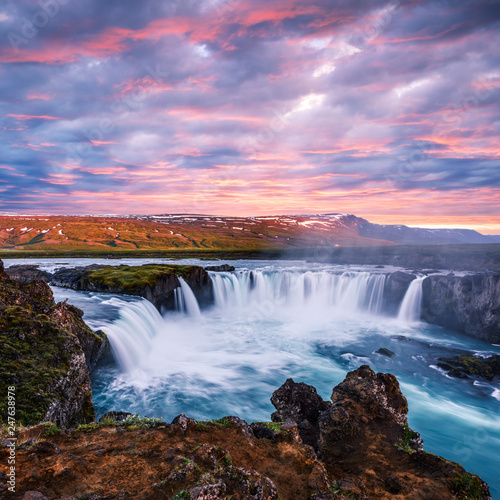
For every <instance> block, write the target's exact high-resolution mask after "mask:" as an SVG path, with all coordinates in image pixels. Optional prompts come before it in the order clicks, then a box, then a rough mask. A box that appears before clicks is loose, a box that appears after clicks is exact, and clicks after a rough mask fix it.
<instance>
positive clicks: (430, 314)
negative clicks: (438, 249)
mask: <svg viewBox="0 0 500 500" xmlns="http://www.w3.org/2000/svg"><path fill="white" fill-rule="evenodd" d="M422 319H423V320H424V321H427V322H428V323H433V324H436V325H439V326H444V327H445V328H448V329H450V330H455V331H458V332H462V333H465V334H467V335H469V336H471V337H475V338H478V339H481V340H486V341H487V342H490V343H492V344H499V343H500V274H489V273H484V274H476V275H469V276H464V277H458V276H443V275H433V276H428V277H427V278H426V279H425V280H424V282H423V306H422Z"/></svg>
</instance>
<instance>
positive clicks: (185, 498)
mask: <svg viewBox="0 0 500 500" xmlns="http://www.w3.org/2000/svg"><path fill="white" fill-rule="evenodd" d="M170 498H171V500H189V499H190V498H191V495H190V494H189V491H186V490H182V491H179V492H178V493H176V494H175V495H174V496H172V497H170Z"/></svg>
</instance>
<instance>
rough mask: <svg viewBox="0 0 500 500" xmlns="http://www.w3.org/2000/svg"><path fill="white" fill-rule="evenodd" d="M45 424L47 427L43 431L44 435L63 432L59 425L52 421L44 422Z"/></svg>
mask: <svg viewBox="0 0 500 500" xmlns="http://www.w3.org/2000/svg"><path fill="white" fill-rule="evenodd" d="M43 426H44V427H45V430H44V432H43V435H44V436H55V435H56V434H59V433H60V432H61V430H60V429H59V428H58V427H57V425H56V424H53V423H52V422H44V424H43Z"/></svg>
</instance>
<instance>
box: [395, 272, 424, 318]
mask: <svg viewBox="0 0 500 500" xmlns="http://www.w3.org/2000/svg"><path fill="white" fill-rule="evenodd" d="M424 279H425V276H423V277H422V278H417V279H415V280H413V281H412V282H411V283H410V286H409V287H408V290H407V291H406V294H405V296H404V299H403V302H402V303H401V307H400V308H399V313H398V319H399V320H401V321H404V322H405V323H411V322H414V321H419V320H420V314H421V312H422V298H423V290H422V283H423V281H424Z"/></svg>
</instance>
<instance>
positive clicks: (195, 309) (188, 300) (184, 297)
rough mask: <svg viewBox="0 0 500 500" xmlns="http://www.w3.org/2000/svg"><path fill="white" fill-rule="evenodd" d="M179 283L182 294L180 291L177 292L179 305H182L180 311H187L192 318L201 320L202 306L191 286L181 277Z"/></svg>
mask: <svg viewBox="0 0 500 500" xmlns="http://www.w3.org/2000/svg"><path fill="white" fill-rule="evenodd" d="M179 283H180V284H181V288H180V293H179V289H177V290H176V292H177V298H178V301H179V302H178V303H179V305H180V307H179V310H180V311H185V312H186V313H187V315H188V316H190V317H191V318H199V317H200V316H201V311H200V306H199V305H198V301H197V300H196V297H195V295H194V293H193V290H191V288H190V287H189V285H188V284H187V283H186V282H185V281H184V279H183V278H181V277H180V276H179Z"/></svg>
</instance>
